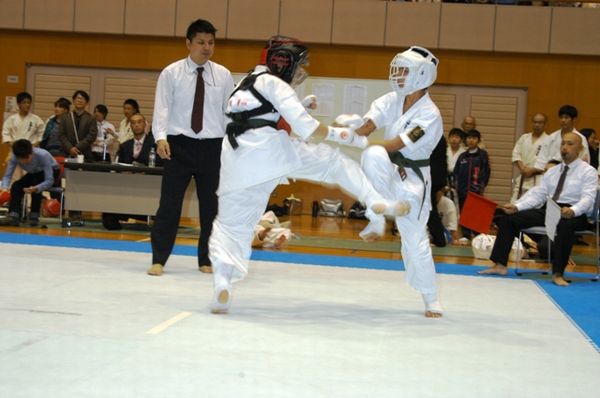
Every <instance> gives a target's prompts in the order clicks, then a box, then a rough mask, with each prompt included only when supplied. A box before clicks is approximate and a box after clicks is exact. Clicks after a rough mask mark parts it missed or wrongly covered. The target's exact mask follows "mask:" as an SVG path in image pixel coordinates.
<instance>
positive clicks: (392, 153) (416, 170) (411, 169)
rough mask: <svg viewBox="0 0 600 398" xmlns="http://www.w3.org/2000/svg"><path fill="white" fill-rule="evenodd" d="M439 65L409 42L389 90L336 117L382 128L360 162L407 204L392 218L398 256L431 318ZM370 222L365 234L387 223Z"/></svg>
mask: <svg viewBox="0 0 600 398" xmlns="http://www.w3.org/2000/svg"><path fill="white" fill-rule="evenodd" d="M437 65H438V59H437V58H436V57H434V56H433V54H431V52H429V51H428V50H427V49H425V48H422V47H416V46H413V47H410V48H409V49H408V50H406V51H404V52H402V53H399V54H397V55H396V56H395V57H394V59H393V60H392V62H391V64H390V75H389V80H390V84H391V86H392V89H393V91H392V92H390V93H388V94H385V95H383V96H382V97H379V98H378V99H376V100H375V101H373V103H372V104H371V108H370V109H369V111H368V112H367V114H366V115H364V117H362V118H360V117H356V115H355V116H353V115H341V116H339V117H338V118H337V119H336V122H337V123H338V124H340V125H349V123H352V125H354V126H355V127H356V134H359V135H361V136H368V135H369V134H371V133H372V132H373V131H374V130H376V129H377V128H385V134H384V143H383V145H373V146H370V147H368V148H367V149H365V150H364V151H363V154H362V158H361V163H362V167H363V170H364V172H365V174H366V175H367V177H368V178H369V180H370V181H371V182H372V183H373V186H374V187H375V189H376V190H377V191H378V192H380V193H381V194H382V195H383V196H384V197H386V198H387V199H402V200H408V201H409V203H410V206H411V210H410V212H409V213H408V214H407V215H405V216H403V217H396V225H397V226H398V230H399V231H400V236H401V238H402V249H401V251H402V259H403V261H404V267H405V269H406V279H407V282H408V284H409V285H410V286H412V287H413V288H415V289H416V290H418V291H419V292H421V294H422V297H423V301H424V302H425V316H427V317H433V318H437V317H440V316H442V313H443V308H442V306H441V304H440V302H439V301H438V298H437V286H436V277H435V267H434V264H433V257H432V254H431V247H430V245H429V238H428V236H427V230H426V226H427V218H428V215H429V210H430V206H431V205H430V204H431V200H430V195H431V192H430V191H431V188H430V184H431V175H430V170H429V157H430V156H431V152H432V151H433V149H434V148H435V146H436V145H437V143H438V141H439V140H440V138H441V137H442V134H443V124H442V117H441V115H440V111H439V109H438V108H437V106H436V105H435V104H434V103H433V101H432V100H431V98H430V97H429V93H428V92H427V88H428V87H429V86H431V85H432V84H433V82H434V81H435V79H436V76H437ZM358 125H360V126H358ZM370 221H371V222H370V223H369V225H368V226H367V228H366V229H365V230H363V231H362V232H361V234H362V235H363V236H366V235H368V234H370V233H371V232H370V231H372V230H376V229H378V228H380V225H381V224H383V223H385V220H384V218H383V216H374V217H371V219H370Z"/></svg>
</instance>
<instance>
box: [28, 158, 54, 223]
mask: <svg viewBox="0 0 600 398" xmlns="http://www.w3.org/2000/svg"><path fill="white" fill-rule="evenodd" d="M54 159H56V162H57V163H58V165H59V166H60V171H59V173H58V177H57V178H56V180H57V181H60V186H53V187H50V188H48V189H46V190H44V191H42V192H40V193H44V192H48V193H49V194H50V196H51V197H52V196H53V195H52V194H56V195H59V196H60V199H59V201H60V212H59V213H58V220H59V222H60V225H63V210H64V198H65V188H64V180H63V179H64V177H63V176H64V172H65V158H64V156H54ZM28 203H31V194H27V195H25V196H23V207H22V209H21V218H22V219H26V218H27V214H28V210H29V208H28Z"/></svg>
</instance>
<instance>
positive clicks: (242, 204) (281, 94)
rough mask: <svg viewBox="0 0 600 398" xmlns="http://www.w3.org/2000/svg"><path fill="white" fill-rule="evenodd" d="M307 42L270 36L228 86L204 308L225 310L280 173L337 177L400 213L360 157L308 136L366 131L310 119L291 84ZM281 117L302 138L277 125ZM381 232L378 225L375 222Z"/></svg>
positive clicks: (347, 140)
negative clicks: (260, 60) (261, 55)
mask: <svg viewBox="0 0 600 398" xmlns="http://www.w3.org/2000/svg"><path fill="white" fill-rule="evenodd" d="M307 61H308V48H307V47H306V46H305V45H304V44H302V43H301V42H300V41H298V40H296V39H291V38H285V37H280V36H277V37H273V38H272V39H271V40H270V41H269V43H268V44H267V48H266V58H265V64H264V65H258V66H257V67H256V68H255V69H254V70H253V71H252V72H251V73H249V74H248V75H247V76H246V77H245V78H244V79H243V80H242V81H241V82H240V83H239V84H238V86H236V88H235V89H234V91H233V93H232V95H231V97H230V99H229V103H228V105H227V116H228V117H229V118H230V119H231V120H232V122H231V123H230V124H229V125H228V126H227V131H226V133H227V138H226V139H225V140H223V147H222V153H221V175H220V183H219V189H218V191H217V194H218V195H219V213H218V215H217V217H216V219H215V221H214V223H213V230H212V234H211V237H210V241H209V252H210V260H211V263H212V266H213V274H214V296H213V299H212V301H211V305H210V309H211V312H213V313H226V312H228V310H229V306H230V303H231V290H232V283H233V282H236V281H238V280H241V279H243V278H244V277H245V276H246V274H247V272H248V261H249V259H250V255H251V244H252V240H253V236H254V232H253V231H254V226H255V225H256V224H257V223H258V221H259V220H260V218H261V216H262V214H263V212H264V210H265V208H266V207H267V204H268V201H269V196H270V194H271V192H272V191H273V190H274V189H275V187H277V185H278V184H279V183H281V182H284V181H285V179H286V178H293V179H304V180H310V181H314V182H323V183H327V184H338V185H339V186H340V187H341V188H342V189H344V190H345V191H347V192H348V193H350V194H351V195H353V196H355V197H356V198H357V199H358V200H360V201H363V202H364V203H365V204H366V205H367V207H368V208H369V209H370V210H371V212H372V213H373V214H381V217H383V214H387V215H392V216H401V215H402V214H406V213H407V212H408V211H409V205H408V203H407V202H402V201H398V200H386V199H384V198H383V197H382V196H381V195H380V194H379V193H377V192H376V191H375V189H374V188H373V186H372V184H371V183H370V182H369V180H368V179H367V178H366V176H365V175H364V173H363V172H362V170H361V167H360V165H359V164H358V163H356V162H355V161H353V160H351V159H350V158H348V157H346V156H345V155H343V154H342V153H340V151H339V149H334V148H332V147H330V146H329V145H326V144H324V143H320V144H313V143H307V142H306V140H307V139H308V138H309V137H311V136H312V135H313V134H319V135H320V134H322V135H324V136H325V139H326V140H329V141H334V142H339V143H343V144H347V145H355V146H364V145H365V144H366V138H365V137H359V136H356V135H355V134H354V130H353V129H352V128H349V127H330V126H326V125H323V124H321V123H320V122H319V121H317V120H315V119H314V118H312V117H311V116H310V115H309V114H308V112H307V110H306V109H305V107H304V106H303V105H302V103H301V101H300V100H299V99H298V97H297V95H296V92H295V91H294V89H293V88H292V86H294V85H297V84H300V83H301V82H302V80H304V78H306V76H307V73H306V71H305V70H304V68H303V66H305V65H306V64H307ZM280 117H282V118H284V119H285V121H287V123H289V125H290V126H291V129H292V130H293V132H294V133H296V134H298V135H299V136H300V139H292V138H290V136H289V134H288V132H286V131H285V130H281V129H278V128H277V122H278V120H279V119H280ZM374 230H375V234H376V235H383V233H384V226H381V225H380V226H379V229H377V228H375V229H374Z"/></svg>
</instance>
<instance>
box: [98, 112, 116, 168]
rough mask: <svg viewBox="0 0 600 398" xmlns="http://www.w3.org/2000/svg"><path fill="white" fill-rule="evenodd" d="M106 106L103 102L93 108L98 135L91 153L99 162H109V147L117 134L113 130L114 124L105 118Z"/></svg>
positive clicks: (106, 113)
mask: <svg viewBox="0 0 600 398" xmlns="http://www.w3.org/2000/svg"><path fill="white" fill-rule="evenodd" d="M106 115H108V108H107V107H106V105H104V104H98V105H96V107H95V108H94V117H95V118H96V123H97V129H98V135H97V136H96V140H95V141H94V143H93V144H92V153H93V154H94V160H96V161H98V162H100V161H102V162H110V152H111V147H112V146H113V142H114V140H115V138H118V137H119V136H118V134H117V133H116V131H115V126H113V124H112V123H110V122H108V121H107V120H106Z"/></svg>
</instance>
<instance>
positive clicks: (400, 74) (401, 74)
mask: <svg viewBox="0 0 600 398" xmlns="http://www.w3.org/2000/svg"><path fill="white" fill-rule="evenodd" d="M409 73H410V69H409V68H408V67H406V66H395V65H394V66H391V67H390V80H392V81H393V82H394V83H395V84H396V85H397V86H398V87H399V88H404V86H405V85H406V80H407V79H408V75H409Z"/></svg>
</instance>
